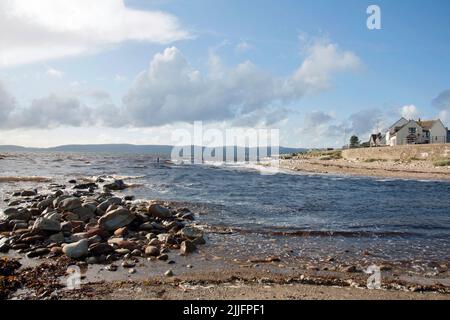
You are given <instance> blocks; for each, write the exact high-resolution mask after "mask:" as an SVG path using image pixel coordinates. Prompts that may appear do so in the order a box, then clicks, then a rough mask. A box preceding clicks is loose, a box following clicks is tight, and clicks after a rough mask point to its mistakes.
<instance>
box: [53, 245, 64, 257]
mask: <svg viewBox="0 0 450 320" xmlns="http://www.w3.org/2000/svg"><path fill="white" fill-rule="evenodd" d="M50 252H51V253H52V254H53V255H55V256H59V255H61V254H63V251H62V248H61V247H53V248H51V249H50Z"/></svg>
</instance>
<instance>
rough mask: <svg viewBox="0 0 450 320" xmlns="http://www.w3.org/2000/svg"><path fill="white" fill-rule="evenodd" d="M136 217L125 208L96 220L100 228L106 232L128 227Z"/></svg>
mask: <svg viewBox="0 0 450 320" xmlns="http://www.w3.org/2000/svg"><path fill="white" fill-rule="evenodd" d="M135 218H136V216H135V215H134V214H133V213H131V212H130V211H129V210H128V209H127V208H123V207H122V208H119V209H116V210H113V211H110V212H108V213H107V214H105V215H104V216H103V217H101V218H100V219H99V220H98V223H99V225H100V227H101V228H103V229H105V230H107V231H115V230H117V229H119V228H122V227H125V226H127V225H129V224H130V223H131V222H133V220H134V219H135Z"/></svg>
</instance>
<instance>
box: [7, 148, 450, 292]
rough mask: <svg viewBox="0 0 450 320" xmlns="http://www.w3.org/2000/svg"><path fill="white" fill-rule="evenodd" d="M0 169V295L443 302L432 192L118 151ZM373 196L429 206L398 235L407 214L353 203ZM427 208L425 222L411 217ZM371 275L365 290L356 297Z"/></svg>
mask: <svg viewBox="0 0 450 320" xmlns="http://www.w3.org/2000/svg"><path fill="white" fill-rule="evenodd" d="M0 161H2V163H0V165H3V168H5V170H4V171H3V173H2V178H1V179H0V189H1V191H2V195H3V198H2V199H3V201H2V203H1V204H0V209H1V211H2V218H0V220H1V222H0V229H1V232H0V251H1V257H2V260H1V263H0V264H1V267H0V271H1V272H2V274H1V276H2V287H1V289H2V290H1V294H2V298H4V299H449V298H450V295H449V288H450V276H449V259H448V257H449V256H448V253H449V251H448V250H449V249H448V229H447V224H446V223H448V221H447V220H446V217H447V216H446V214H447V213H446V212H445V208H448V204H447V203H446V202H445V201H446V200H445V199H446V198H445V195H446V194H447V192H448V191H447V190H448V189H447V187H448V185H447V184H446V183H445V182H442V183H441V182H433V181H431V182H417V181H415V180H411V181H393V182H389V184H386V182H384V181H378V180H374V179H366V178H359V177H355V178H351V177H350V178H346V177H345V176H344V177H339V176H336V175H335V174H334V173H333V174H330V175H327V174H323V173H321V174H320V175H316V173H314V174H312V175H311V176H310V175H309V173H308V175H305V174H303V173H302V174H287V173H282V174H278V175H275V176H264V175H260V173H258V172H257V171H255V170H254V169H251V168H246V167H242V168H240V167H239V168H234V167H233V168H228V167H214V166H201V165H200V166H186V165H182V166H180V165H174V164H165V163H163V164H161V163H158V162H157V161H156V159H154V158H152V157H148V156H129V155H128V156H124V155H111V156H96V155H89V154H38V155H36V154H9V155H4V156H3V159H2V160H0ZM324 161H325V160H324ZM328 161H329V160H328ZM33 173H34V175H33ZM243 177H245V179H243ZM214 179H216V181H215V182H214ZM243 180H244V181H246V183H244V184H243V183H242V181H243ZM269 186H271V187H272V188H271V187H269ZM274 186H276V188H273V187H274ZM378 186H383V187H384V188H385V189H387V190H389V189H391V188H394V189H395V190H398V188H403V187H405V188H406V187H407V186H408V187H407V188H410V187H414V188H415V189H417V190H421V189H423V190H434V192H433V193H432V195H434V196H436V197H437V198H438V199H442V200H441V201H440V202H437V201H433V199H430V196H429V195H427V197H424V199H423V201H421V198H420V196H418V197H417V198H416V202H417V206H418V207H419V208H420V210H422V211H420V212H418V213H417V216H414V217H415V218H414V219H413V221H414V223H417V225H420V226H422V227H424V229H423V230H421V229H418V228H417V226H416V224H413V225H412V226H411V228H409V229H408V228H406V227H405V226H408V224H411V222H409V221H410V220H411V219H410V217H411V215H412V214H414V213H413V212H408V213H407V215H403V214H402V215H400V214H397V215H395V216H391V215H390V214H386V213H385V211H387V210H388V209H389V208H392V209H395V206H394V204H393V203H391V204H390V207H389V208H388V207H385V206H382V207H381V208H378V207H373V205H371V206H367V205H366V204H365V203H364V202H361V201H360V200H359V199H360V198H361V195H360V192H363V193H364V192H365V190H366V189H367V190H375V189H376V188H377V187H378ZM324 187H326V189H325V192H326V194H327V195H328V198H329V199H326V197H324V196H323V194H322V192H323V191H321V190H324ZM255 188H257V189H255ZM283 188H286V189H283ZM359 189H361V191H358V190H359ZM287 190H291V192H290V193H288V192H287ZM340 190H344V191H345V193H341V192H340ZM237 191H238V192H237ZM278 192H281V193H283V194H285V196H284V198H285V201H281V198H280V196H279V195H278ZM271 193H273V194H271ZM348 193H350V194H351V195H354V197H355V199H356V200H355V199H354V200H351V198H348V199H347V198H343V197H344V196H345V195H346V194H348ZM298 194H301V195H302V196H301V197H299V196H298ZM206 195H209V196H210V197H209V198H207V197H206ZM404 196H405V198H404ZM269 197H270V202H268V199H269ZM341 198H342V199H341ZM398 198H399V200H398V202H399V205H402V203H403V201H406V202H407V201H409V200H408V198H407V197H406V194H405V195H403V194H402V193H400V196H399V197H398ZM243 199H247V202H242V201H243ZM402 199H403V200H402ZM232 200H234V201H232ZM328 200H329V201H328ZM324 201H325V202H324ZM349 201H350V203H349ZM430 201H433V207H431V208H430V205H429V203H430ZM427 206H428V210H430V209H431V211H429V213H428V214H429V215H432V216H434V217H435V218H434V220H435V221H434V222H431V221H430V220H429V219H427V220H425V221H420V217H421V215H422V214H421V212H423V210H425V208H426V207H427ZM355 209H356V210H355ZM352 210H355V211H354V213H353V212H352ZM361 212H364V215H362V214H361ZM336 214H338V216H334V215H336ZM372 215H375V216H373V217H372ZM5 216H6V217H5ZM379 217H383V218H382V219H384V220H382V222H383V223H385V226H383V225H380V223H379V222H378V225H376V223H377V221H379V219H380V218H379ZM394 218H395V221H396V223H397V224H400V227H399V228H398V229H396V228H395V224H393V223H390V222H389V221H391V220H392V219H394ZM325 219H328V220H325ZM402 219H404V220H402ZM355 221H356V222H357V223H355ZM446 221H447V222H446ZM371 224H375V225H374V227H372V226H370V225H371ZM419 231H420V233H418V232H419ZM437 243H439V245H438V246H437V245H436V244H437ZM374 268H375V269H374ZM74 270H75V271H77V272H78V273H77V274H79V281H80V282H79V283H78V284H79V287H77V286H76V287H74V288H70V284H71V282H70V281H69V280H71V279H72V280H73V279H74V278H73V275H74V274H73V272H74ZM374 270H375V271H374ZM377 270H378V271H377ZM375 272H379V276H380V283H379V286H378V285H377V286H376V287H375V289H368V285H369V286H370V285H371V284H372V285H373V283H372V282H370V281H369V280H370V279H373V278H371V276H372V275H374V274H375ZM77 279H78V278H77ZM68 281H69V282H68Z"/></svg>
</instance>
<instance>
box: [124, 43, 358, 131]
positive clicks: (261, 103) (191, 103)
mask: <svg viewBox="0 0 450 320" xmlns="http://www.w3.org/2000/svg"><path fill="white" fill-rule="evenodd" d="M360 64H361V63H360V60H359V59H358V57H356V55H354V54H353V53H351V52H347V51H342V50H340V49H339V48H338V46H337V45H335V44H331V43H328V42H315V43H313V44H312V45H311V47H309V48H308V55H307V57H306V59H305V60H304V61H303V63H301V65H300V67H299V68H298V70H296V71H295V72H293V74H292V75H291V76H289V77H285V78H282V77H276V76H274V75H272V74H270V73H268V72H266V71H264V70H262V69H260V68H258V67H257V66H255V65H254V64H253V63H251V62H250V61H245V62H243V63H241V64H239V65H237V66H235V67H234V68H228V69H227V68H225V67H223V64H222V63H221V60H220V58H219V57H218V56H217V55H216V54H214V53H213V54H211V56H210V71H209V73H206V74H203V73H201V72H200V71H198V70H196V69H195V68H194V67H192V66H191V64H190V63H189V62H188V61H187V60H186V58H185V57H184V56H183V54H182V53H181V52H180V51H179V50H178V49H177V48H175V47H171V48H167V49H165V50H164V52H162V53H158V54H156V55H155V56H154V58H153V60H152V61H151V63H150V68H149V70H146V71H143V72H142V73H141V74H140V75H139V76H138V77H137V79H136V80H135V81H134V84H133V85H132V87H131V88H130V90H129V92H128V93H127V95H126V96H125V97H124V99H123V103H124V106H125V110H126V114H127V115H128V116H129V117H130V122H131V123H132V125H134V126H138V127H145V126H155V125H161V124H167V123H173V122H177V121H193V120H205V121H207V120H228V119H232V118H238V117H239V118H242V117H244V118H245V117H247V118H249V117H248V115H250V114H252V113H254V112H255V110H259V112H261V109H263V110H266V109H270V108H273V107H282V106H283V105H284V104H289V103H291V102H293V101H295V100H297V99H300V98H301V97H303V96H304V95H305V94H308V93H311V92H317V91H320V90H324V89H326V88H328V87H329V85H330V81H331V78H332V76H333V75H334V74H336V73H339V72H344V71H353V70H355V69H357V68H358V67H359V66H360Z"/></svg>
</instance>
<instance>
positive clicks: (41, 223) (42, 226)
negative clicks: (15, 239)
mask: <svg viewBox="0 0 450 320" xmlns="http://www.w3.org/2000/svg"><path fill="white" fill-rule="evenodd" d="M33 230H36V231H49V232H59V231H60V230H61V224H60V223H59V222H58V221H56V220H52V219H48V218H43V217H41V218H38V219H37V220H36V221H35V222H34V225H33Z"/></svg>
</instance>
